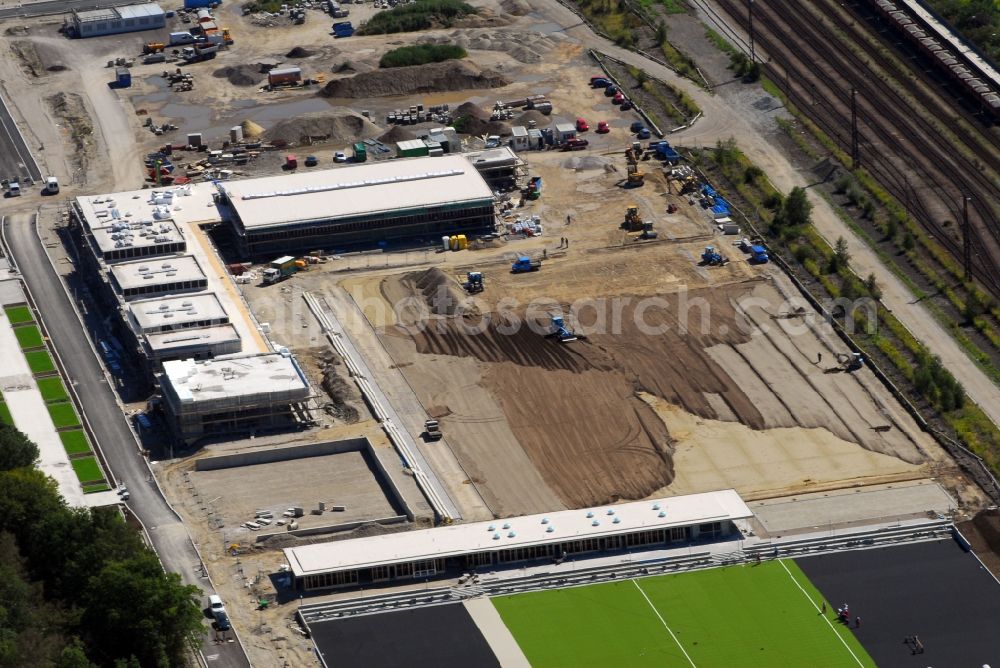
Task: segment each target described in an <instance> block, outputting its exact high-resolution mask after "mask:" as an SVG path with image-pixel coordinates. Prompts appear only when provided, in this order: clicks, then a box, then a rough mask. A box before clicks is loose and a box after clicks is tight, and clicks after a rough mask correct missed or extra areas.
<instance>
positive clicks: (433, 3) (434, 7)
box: [358, 0, 476, 35]
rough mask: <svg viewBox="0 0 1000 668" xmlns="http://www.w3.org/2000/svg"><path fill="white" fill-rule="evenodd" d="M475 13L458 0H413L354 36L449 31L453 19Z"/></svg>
mask: <svg viewBox="0 0 1000 668" xmlns="http://www.w3.org/2000/svg"><path fill="white" fill-rule="evenodd" d="M475 13H476V8H475V7H473V6H472V5H468V4H466V3H464V2H462V0H417V1H416V2H413V3H410V4H408V5H399V6H398V7H393V8H392V9H389V10H387V11H384V12H379V13H378V14H376V15H375V16H373V17H371V18H370V19H369V20H368V22H367V23H365V24H364V25H363V26H361V28H360V29H359V30H358V34H359V35H386V34H389V33H396V32H413V31H416V30H427V29H428V28H439V27H443V28H450V27H451V24H452V22H453V21H454V20H455V19H457V18H461V17H463V16H468V15H469V14H475Z"/></svg>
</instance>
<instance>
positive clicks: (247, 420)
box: [157, 353, 312, 443]
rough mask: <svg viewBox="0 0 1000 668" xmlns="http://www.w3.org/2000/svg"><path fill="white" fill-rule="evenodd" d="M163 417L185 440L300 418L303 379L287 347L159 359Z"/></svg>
mask: <svg viewBox="0 0 1000 668" xmlns="http://www.w3.org/2000/svg"><path fill="white" fill-rule="evenodd" d="M157 380H158V381H159V385H160V390H161V394H162V397H163V405H164V410H165V411H166V413H167V417H168V422H169V423H170V424H171V428H172V429H173V430H174V432H175V433H176V434H177V436H178V437H179V438H181V439H182V440H184V441H185V442H188V443H191V442H194V441H197V440H198V439H200V438H203V437H205V436H212V435H220V434H231V433H237V432H244V433H245V432H256V431H259V430H265V429H273V428H282V427H287V426H289V425H290V424H294V423H295V421H296V420H299V419H305V418H306V417H307V416H308V411H307V409H306V407H305V404H306V402H308V401H309V399H310V397H311V396H312V392H311V390H310V387H309V381H308V380H306V377H305V374H303V373H302V370H301V369H300V368H299V365H298V364H297V363H296V361H295V358H294V357H292V356H291V355H290V354H287V353H267V354H261V355H226V356H222V357H216V358H214V359H211V360H203V361H201V360H191V359H187V360H175V361H168V362H164V363H163V372H162V373H161V374H158V375H157Z"/></svg>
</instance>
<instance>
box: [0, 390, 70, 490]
mask: <svg viewBox="0 0 1000 668" xmlns="http://www.w3.org/2000/svg"><path fill="white" fill-rule="evenodd" d="M3 397H4V400H6V402H7V408H9V409H10V413H11V415H12V416H13V418H14V426H15V427H17V428H18V429H20V430H21V431H22V432H24V435H25V436H27V437H28V438H29V439H31V440H32V441H34V443H35V444H36V445H38V451H39V457H38V468H39V469H41V470H42V472H44V473H45V474H46V475H49V476H52V478H53V479H54V480H55V481H56V483H57V484H58V485H59V493H60V494H62V495H63V498H65V499H66V503H68V504H69V505H71V506H85V505H87V500H86V496H85V495H84V493H83V489H82V488H81V487H80V481H79V480H78V479H77V477H76V472H75V471H73V467H72V465H70V463H69V457H67V456H66V450H65V449H63V444H62V441H61V440H59V434H58V433H56V429H55V427H54V426H53V424H52V420H51V418H49V413H48V411H47V410H46V409H45V402H44V401H43V400H42V394H41V392H39V391H38V388H37V387H35V386H34V385H32V386H31V387H29V388H23V389H18V390H15V391H5V392H4V394H3Z"/></svg>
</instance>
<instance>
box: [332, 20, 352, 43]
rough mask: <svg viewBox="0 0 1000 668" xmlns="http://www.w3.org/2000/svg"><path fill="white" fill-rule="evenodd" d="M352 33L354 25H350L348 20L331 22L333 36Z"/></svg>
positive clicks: (347, 35) (344, 35)
mask: <svg viewBox="0 0 1000 668" xmlns="http://www.w3.org/2000/svg"><path fill="white" fill-rule="evenodd" d="M353 34H354V26H353V25H351V22H350V21H340V22H338V23H334V24H333V36H334V38H335V39H336V38H340V37H350V36H351V35H353Z"/></svg>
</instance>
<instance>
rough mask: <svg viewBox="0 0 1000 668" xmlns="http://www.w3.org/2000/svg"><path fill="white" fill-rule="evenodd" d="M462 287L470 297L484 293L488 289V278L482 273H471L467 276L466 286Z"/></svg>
mask: <svg viewBox="0 0 1000 668" xmlns="http://www.w3.org/2000/svg"><path fill="white" fill-rule="evenodd" d="M462 287H464V288H465V291H466V292H468V293H469V294H470V295H474V294H477V293H479V292H482V291H483V290H485V289H486V277H485V276H483V272H481V271H470V272H469V273H467V274H466V275H465V284H464V285H463V286H462Z"/></svg>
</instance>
